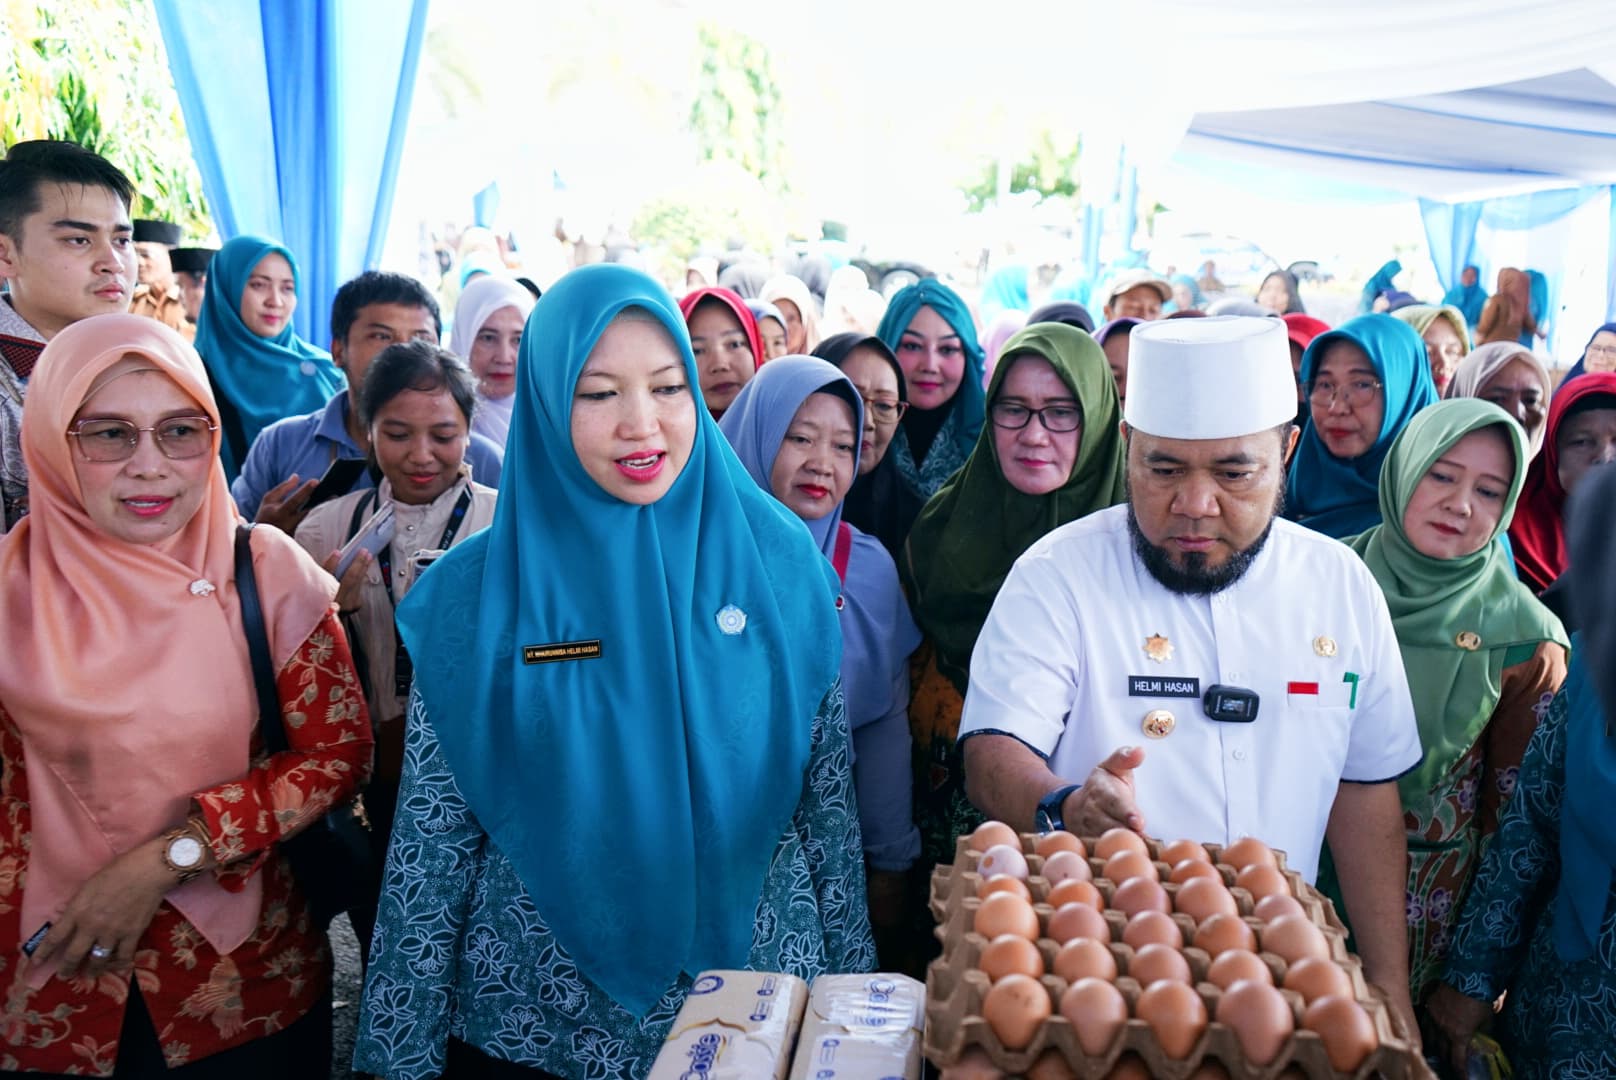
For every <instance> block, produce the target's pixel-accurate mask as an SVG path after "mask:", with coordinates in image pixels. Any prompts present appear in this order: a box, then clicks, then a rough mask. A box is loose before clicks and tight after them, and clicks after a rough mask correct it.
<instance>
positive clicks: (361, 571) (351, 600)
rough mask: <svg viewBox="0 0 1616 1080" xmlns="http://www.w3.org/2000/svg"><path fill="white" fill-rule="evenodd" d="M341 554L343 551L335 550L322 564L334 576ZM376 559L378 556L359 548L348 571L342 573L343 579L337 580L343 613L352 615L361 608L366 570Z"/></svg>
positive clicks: (339, 605)
mask: <svg viewBox="0 0 1616 1080" xmlns="http://www.w3.org/2000/svg"><path fill="white" fill-rule="evenodd" d="M341 555H342V552H341V551H333V552H332V553H331V554H329V555H327V556H326V557H325V562H323V563H321V564H320V565H321V566H322V567H324V568H325V572H326V573H328V574H330V575H331V576H333V577H335V576H336V573H337V559H338V558H339V557H340V556H341ZM375 561H376V556H374V555H372V554H371V553H370V552H368V551H366V550H365V549H364V548H360V549H359V552H358V554H356V555H355V556H354V561H353V563H352V565H350V566H349V567H348V572H347V573H346V574H343V575H342V580H341V581H338V582H337V611H339V612H341V613H342V614H343V615H352V614H353V613H354V612H356V611H358V610H359V605H360V602H361V600H362V599H363V597H362V596H361V590H363V589H364V586H365V572H366V571H367V570H369V569H370V564H371V563H373V562H375Z"/></svg>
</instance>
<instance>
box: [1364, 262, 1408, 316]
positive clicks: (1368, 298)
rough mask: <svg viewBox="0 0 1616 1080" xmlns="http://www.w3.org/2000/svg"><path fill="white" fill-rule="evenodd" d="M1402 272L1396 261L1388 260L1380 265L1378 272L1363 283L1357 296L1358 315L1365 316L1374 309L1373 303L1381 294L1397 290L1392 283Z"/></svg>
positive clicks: (1400, 265)
mask: <svg viewBox="0 0 1616 1080" xmlns="http://www.w3.org/2000/svg"><path fill="white" fill-rule="evenodd" d="M1402 272H1403V264H1402V263H1400V262H1398V261H1397V260H1396V259H1388V260H1387V261H1386V262H1384V263H1382V264H1381V266H1380V269H1379V270H1376V271H1375V272H1374V274H1372V275H1371V276H1370V278H1369V280H1368V281H1366V282H1364V287H1363V292H1361V293H1359V294H1358V314H1360V315H1367V314H1369V313H1370V312H1371V311H1373V310H1374V309H1375V301H1376V300H1377V299H1379V297H1380V294H1381V293H1383V292H1390V291H1391V290H1392V289H1395V288H1397V286H1396V285H1394V284H1393V281H1394V280H1395V279H1396V278H1397V275H1398V274H1401V273H1402Z"/></svg>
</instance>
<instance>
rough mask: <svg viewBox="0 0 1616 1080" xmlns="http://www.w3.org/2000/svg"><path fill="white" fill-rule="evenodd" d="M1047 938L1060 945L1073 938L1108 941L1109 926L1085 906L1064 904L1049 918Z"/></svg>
mask: <svg viewBox="0 0 1616 1080" xmlns="http://www.w3.org/2000/svg"><path fill="white" fill-rule="evenodd" d="M1049 936H1050V937H1051V938H1053V939H1054V940H1055V941H1056V943H1057V944H1061V945H1064V944H1066V943H1067V942H1068V941H1071V940H1073V939H1074V938H1092V939H1094V940H1095V941H1110V940H1111V926H1110V924H1109V923H1107V922H1106V921H1105V916H1104V915H1101V914H1100V913H1099V912H1098V911H1095V910H1094V909H1093V908H1091V907H1089V906H1088V905H1087V904H1064V905H1062V906H1061V907H1059V908H1057V909H1056V910H1055V913H1054V914H1053V915H1051V916H1050V917H1049Z"/></svg>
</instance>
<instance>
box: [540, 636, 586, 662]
mask: <svg viewBox="0 0 1616 1080" xmlns="http://www.w3.org/2000/svg"><path fill="white" fill-rule="evenodd" d="M599 659H600V639H599V638H596V639H595V640H593V641H558V642H556V643H555V644H553V645H523V646H522V663H524V664H554V663H557V662H558V661H561V660H599Z"/></svg>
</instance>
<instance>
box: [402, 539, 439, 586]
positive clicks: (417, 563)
mask: <svg viewBox="0 0 1616 1080" xmlns="http://www.w3.org/2000/svg"><path fill="white" fill-rule="evenodd" d="M442 554H443V551H442V550H441V549H434V548H423V549H422V550H420V551H417V552H416V553H415V554H413V555H411V556H410V563H409V581H410V587H411V588H414V587H415V583H416V582H417V581H420V580H421V575H422V574H423V573H425V572H426V568H427V567H429V566H431V565H432V564H433V563H435V562H437V561H438V557H439V556H441V555H442Z"/></svg>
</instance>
